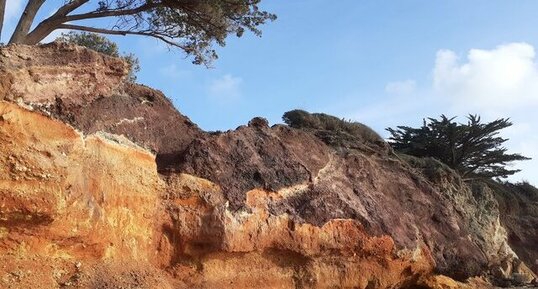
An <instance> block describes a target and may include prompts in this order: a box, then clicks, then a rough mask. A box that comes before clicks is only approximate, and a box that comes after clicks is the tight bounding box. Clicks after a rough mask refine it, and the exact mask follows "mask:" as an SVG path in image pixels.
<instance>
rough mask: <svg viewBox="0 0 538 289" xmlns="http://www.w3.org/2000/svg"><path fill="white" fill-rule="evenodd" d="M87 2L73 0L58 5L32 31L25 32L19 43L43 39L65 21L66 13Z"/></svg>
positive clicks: (36, 41)
mask: <svg viewBox="0 0 538 289" xmlns="http://www.w3.org/2000/svg"><path fill="white" fill-rule="evenodd" d="M88 2H89V0H74V1H72V2H70V3H69V4H66V5H64V6H62V7H60V9H58V11H56V13H54V14H53V15H52V16H50V17H49V18H47V19H45V20H43V21H42V22H41V23H39V24H38V25H37V26H36V28H35V29H34V30H33V31H32V32H30V33H27V35H26V36H25V37H24V40H22V41H21V43H24V44H30V45H34V44H37V43H39V42H40V41H41V40H43V39H45V37H47V36H48V35H49V34H51V33H52V32H53V31H54V30H56V29H57V28H58V25H60V24H62V23H63V22H65V21H66V20H65V17H66V16H67V14H69V13H71V12H73V11H74V10H76V9H78V8H79V7H80V6H82V5H84V4H86V3H88Z"/></svg>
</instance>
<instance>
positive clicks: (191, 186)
mask: <svg viewBox="0 0 538 289" xmlns="http://www.w3.org/2000/svg"><path fill="white" fill-rule="evenodd" d="M125 68H126V67H125V64H124V63H123V62H121V61H119V60H117V59H114V58H109V57H106V56H103V55H100V54H97V53H95V52H92V51H89V50H86V49H84V48H80V47H74V46H68V45H65V44H56V43H53V44H48V45H43V46H38V47H31V46H21V45H14V46H8V47H5V48H1V49H0V79H1V81H0V93H1V94H0V99H2V100H1V101H0V165H1V166H0V259H1V262H0V264H1V265H0V287H1V288H29V287H31V288H370V289H371V288H417V287H418V288H479V287H484V288H487V286H488V285H487V283H486V282H483V281H480V280H478V279H476V280H474V279H473V280H474V281H471V283H469V284H463V283H459V282H456V281H454V280H452V279H451V278H448V277H444V276H440V275H436V274H438V273H442V274H445V275H448V276H450V277H452V278H455V279H459V280H460V281H464V280H465V279H466V278H467V277H472V276H478V275H483V276H486V277H487V276H494V275H495V274H497V275H495V276H501V275H502V278H504V279H503V280H505V281H506V280H508V282H513V283H516V282H515V281H514V280H515V279H516V278H519V279H518V280H522V281H521V282H520V283H525V282H527V283H528V282H530V281H532V279H534V278H535V277H536V276H535V275H534V273H532V271H531V270H529V268H527V266H526V265H525V264H527V265H528V266H529V267H531V268H533V269H534V270H536V268H535V267H532V266H533V264H530V263H529V260H531V259H532V258H534V257H535V256H536V255H535V252H536V250H537V248H536V247H535V246H534V247H533V244H534V243H532V242H530V241H529V240H532V238H533V236H534V237H536V234H535V233H536V232H535V230H534V231H533V230H529V224H530V226H532V224H534V223H532V220H530V221H528V222H530V223H526V222H527V220H526V219H524V218H523V217H522V216H521V213H520V212H527V211H528V210H531V209H529V208H527V207H526V208H525V209H523V208H519V209H511V208H512V207H511V206H512V205H511V204H508V203H502V202H500V201H499V199H498V195H496V194H494V193H493V192H492V191H488V190H487V189H483V188H480V187H474V186H473V187H469V186H468V185H466V184H465V183H464V182H463V181H461V179H459V177H458V176H457V175H456V174H455V173H454V172H452V171H451V170H450V169H448V168H446V167H444V166H443V165H442V164H439V163H438V162H436V161H434V160H420V159H405V160H404V159H402V158H401V157H399V156H397V155H395V154H394V153H393V152H392V151H391V150H390V148H388V147H387V146H386V144H384V143H377V144H371V143H364V142H363V141H361V140H360V139H355V138H344V137H342V136H340V135H337V134H335V133H334V132H330V131H305V130H298V129H293V128H290V127H287V126H282V125H276V126H273V127H269V126H268V124H267V121H266V120H264V119H261V118H256V119H253V120H252V121H251V122H250V123H249V125H248V126H243V127H240V128H238V129H237V130H234V131H229V132H225V133H218V134H210V133H206V132H203V131H201V130H200V129H198V128H197V127H196V125H194V124H193V123H191V122H190V121H189V120H188V119H187V118H186V117H184V116H182V115H181V114H179V113H178V112H177V111H176V110H175V109H174V108H173V106H172V105H171V103H170V102H169V101H168V100H167V99H166V98H165V97H164V96H163V95H162V94H161V93H160V92H157V91H154V90H151V89H149V88H147V87H144V86H140V85H136V84H129V83H126V82H125V80H124V79H125V73H126V69H125ZM522 202H524V201H522ZM521 206H523V205H521ZM525 210H527V211H525ZM507 211H508V212H510V214H509V216H510V217H509V218H505V217H501V216H502V213H501V212H507ZM523 231H524V232H523ZM533 234H534V235H533ZM513 236H517V237H518V238H519V239H516V238H515V237H513ZM523 239H524V240H525V241H524V242H523V241H521V240H523ZM514 240H515V241H514ZM517 240H520V241H519V243H518V242H517ZM514 251H515V252H514ZM517 256H520V257H521V260H520V259H518V257H517ZM522 261H523V262H522ZM488 274H489V275H488ZM523 279H524V280H523ZM477 280H478V281H477ZM492 280H493V279H492Z"/></svg>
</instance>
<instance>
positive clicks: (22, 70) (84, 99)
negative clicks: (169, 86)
mask: <svg viewBox="0 0 538 289" xmlns="http://www.w3.org/2000/svg"><path fill="white" fill-rule="evenodd" d="M127 72H128V66H127V64H125V63H124V62H123V61H122V60H120V59H117V58H113V57H108V56H105V55H102V54H99V53H96V52H94V51H91V50H88V49H85V48H82V47H77V46H72V45H67V44H65V43H50V44H46V45H41V46H40V47H39V49H35V47H32V46H25V45H11V46H7V47H4V48H2V49H1V50H0V99H5V100H8V101H12V102H16V103H19V104H21V105H26V106H27V107H28V108H31V109H34V110H38V111H41V112H42V113H44V114H46V115H50V116H53V117H55V118H57V119H60V120H62V121H64V122H65V123H68V124H70V125H72V126H74V127H76V128H77V129H79V130H80V131H82V132H84V133H86V134H92V133H95V132H98V131H105V132H108V133H112V134H117V135H124V136H125V137H127V138H129V139H130V140H132V141H134V142H136V143H137V144H139V145H141V146H142V147H144V148H147V149H149V150H151V151H152V152H155V153H157V159H158V164H159V165H160V166H163V167H166V164H167V163H168V161H169V160H170V159H173V158H174V157H175V156H176V155H177V152H180V151H182V150H183V149H185V148H186V147H187V145H189V143H190V142H191V141H192V140H193V139H194V138H195V137H197V136H199V135H202V134H203V132H201V131H200V129H199V128H198V127H197V126H196V125H195V124H194V123H192V122H191V121H190V120H189V119H188V118H187V117H185V116H183V115H181V114H180V113H178V111H177V110H176V109H175V108H174V107H173V105H172V103H171V102H170V100H168V99H167V98H166V97H165V96H164V95H163V94H162V93H161V92H159V91H156V90H153V89H150V88H148V87H145V86H143V85H137V84H133V83H129V82H126V81H125V78H126V76H127V74H126V73H127Z"/></svg>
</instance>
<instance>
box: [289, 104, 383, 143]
mask: <svg viewBox="0 0 538 289" xmlns="http://www.w3.org/2000/svg"><path fill="white" fill-rule="evenodd" d="M282 120H284V122H285V123H286V124H287V125H289V126H290V127H293V128H298V129H307V130H308V129H311V130H321V131H332V132H341V133H346V134H349V135H351V136H353V137H355V138H359V139H360V140H363V141H366V142H372V143H373V142H379V141H381V142H383V139H382V138H381V136H379V134H377V133H376V132H375V131H374V130H372V129H371V128H370V127H368V126H366V125H364V124H362V123H359V122H352V121H347V120H345V119H339V118H337V117H335V116H332V115H328V114H325V113H309V112H307V111H304V110H300V109H295V110H291V111H288V112H286V113H284V115H283V116H282Z"/></svg>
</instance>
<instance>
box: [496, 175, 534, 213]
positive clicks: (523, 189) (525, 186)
mask: <svg viewBox="0 0 538 289" xmlns="http://www.w3.org/2000/svg"><path fill="white" fill-rule="evenodd" d="M504 185H505V186H507V187H509V188H511V191H514V192H517V193H519V194H521V195H524V196H525V197H527V198H529V199H531V200H534V201H538V188H536V187H535V186H533V185H531V184H530V183H529V182H527V181H522V182H519V183H515V184H512V183H505V184H504ZM537 213H538V212H537Z"/></svg>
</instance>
